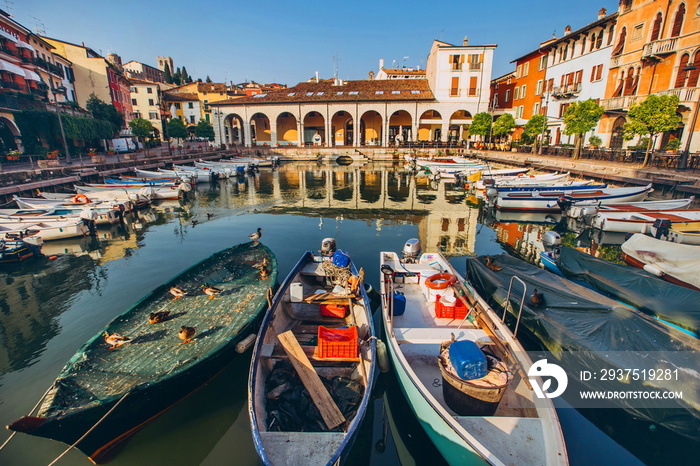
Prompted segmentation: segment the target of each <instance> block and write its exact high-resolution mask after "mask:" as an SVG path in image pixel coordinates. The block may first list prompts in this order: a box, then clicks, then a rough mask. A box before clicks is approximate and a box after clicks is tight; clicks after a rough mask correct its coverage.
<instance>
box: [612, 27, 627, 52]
mask: <svg viewBox="0 0 700 466" xmlns="http://www.w3.org/2000/svg"><path fill="white" fill-rule="evenodd" d="M626 36H627V28H622V31H620V38H619V39H618V42H617V45H616V46H615V49H614V50H613V51H612V56H613V57H614V56H615V55H620V54H621V53H622V51H623V50H624V49H625V38H626Z"/></svg>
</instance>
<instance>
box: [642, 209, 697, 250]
mask: <svg viewBox="0 0 700 466" xmlns="http://www.w3.org/2000/svg"><path fill="white" fill-rule="evenodd" d="M692 217H693V218H692V220H690V219H688V218H686V219H685V220H683V216H681V218H676V219H674V218H668V217H661V218H659V219H657V220H656V221H655V222H654V223H652V224H651V226H650V227H649V229H648V230H647V231H648V233H649V234H651V235H652V236H653V237H654V238H658V239H665V240H666V241H671V242H672V243H680V244H694V245H700V221H699V220H700V213H699V214H698V215H697V216H695V215H693V216H692Z"/></svg>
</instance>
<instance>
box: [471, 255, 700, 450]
mask: <svg viewBox="0 0 700 466" xmlns="http://www.w3.org/2000/svg"><path fill="white" fill-rule="evenodd" d="M491 259H492V264H496V265H497V266H499V267H501V270H499V271H493V270H491V269H489V268H488V267H487V266H486V264H485V258H484V257H478V258H467V275H468V277H469V281H470V282H471V283H472V284H473V285H474V287H475V288H476V289H477V291H478V292H479V293H480V294H481V295H482V296H483V298H484V299H486V300H487V301H490V303H491V304H492V305H493V306H494V308H495V310H496V311H497V312H499V311H500V310H502V309H503V306H504V304H505V300H506V295H507V291H508V286H509V283H510V281H511V277H512V276H514V275H515V276H517V277H519V278H520V279H521V280H523V281H524V282H525V283H526V285H527V293H526V296H525V305H524V307H523V311H522V318H521V321H520V330H519V332H522V331H523V328H525V329H526V330H527V331H528V332H529V333H530V334H531V335H532V336H534V337H535V338H536V339H537V340H538V341H539V343H540V344H542V345H543V347H544V348H545V349H546V350H548V351H553V352H556V351H561V352H562V353H558V354H560V357H561V361H557V363H558V364H561V365H562V367H564V369H565V370H566V371H567V373H568V374H569V376H570V377H573V379H574V380H575V381H576V382H577V383H579V384H581V385H583V386H585V387H586V388H587V389H589V390H609V389H610V388H611V385H610V382H609V381H602V380H600V379H594V380H589V381H582V380H578V379H577V375H578V374H579V372H578V371H579V370H598V369H599V368H603V367H605V368H621V369H626V368H632V369H639V370H642V369H647V370H651V369H653V368H658V367H659V366H660V365H663V366H664V367H671V368H678V371H679V373H682V374H683V376H682V377H680V380H673V381H663V380H660V381H657V380H654V381H649V380H647V381H645V382H629V381H627V382H626V383H625V384H624V387H621V388H620V389H624V390H630V389H638V390H649V389H650V387H653V388H654V389H658V390H663V391H671V390H672V391H679V390H682V391H683V399H676V400H673V401H674V403H675V404H674V406H677V408H659V407H658V406H654V403H653V402H646V401H645V402H644V404H643V406H644V407H643V408H641V407H639V406H640V403H639V402H635V401H633V400H624V399H622V400H615V402H614V403H615V405H616V406H619V407H621V408H623V409H625V410H626V411H628V412H630V413H631V414H632V415H633V416H635V417H637V418H641V419H645V420H649V421H652V422H655V423H658V424H660V425H663V426H665V427H667V428H668V429H670V430H672V431H674V432H676V433H679V434H681V435H684V436H687V437H691V438H694V439H696V440H698V439H700V393H698V392H699V390H698V387H699V386H700V373H698V367H699V363H698V354H699V353H698V350H700V340H698V339H696V338H693V337H692V336H690V335H687V334H686V333H684V332H682V331H680V330H677V329H674V328H671V327H669V326H667V325H665V324H663V323H661V322H659V321H658V320H656V319H654V318H652V317H650V316H647V315H645V314H642V313H641V312H639V311H636V310H634V309H632V308H630V307H628V306H624V305H622V304H620V303H619V302H617V301H614V300H613V299H610V298H607V297H605V296H603V295H601V294H600V293H597V292H596V291H593V290H591V289H589V288H586V287H584V286H582V285H578V284H576V283H574V282H572V281H571V280H568V279H566V278H564V277H560V276H558V275H555V274H553V273H551V272H548V271H546V270H543V269H540V268H538V267H535V266H534V265H531V264H529V263H527V262H523V261H521V260H519V259H516V258H514V257H511V256H509V255H507V254H501V255H498V256H491ZM535 289H536V290H537V292H538V294H541V296H542V298H541V303H539V304H533V302H532V301H533V300H532V298H531V296H532V294H533V292H534V290H535ZM522 296H523V292H522V286H521V285H518V284H517V283H514V284H513V291H512V292H511V298H510V306H508V309H509V312H510V313H511V314H514V315H517V312H518V310H519V308H520V300H521V298H522ZM661 351H663V352H668V353H665V355H667V357H666V358H664V361H659V360H657V359H656V358H654V357H653V356H651V354H653V353H651V354H649V353H650V352H661ZM570 383H571V382H570ZM667 402H668V400H667ZM666 406H668V405H666Z"/></svg>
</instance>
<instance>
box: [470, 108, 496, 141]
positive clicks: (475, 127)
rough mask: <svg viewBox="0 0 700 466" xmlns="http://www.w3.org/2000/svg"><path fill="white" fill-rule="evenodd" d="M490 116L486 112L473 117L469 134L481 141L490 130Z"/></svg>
mask: <svg viewBox="0 0 700 466" xmlns="http://www.w3.org/2000/svg"><path fill="white" fill-rule="evenodd" d="M491 121H492V120H491V115H489V114H488V113H486V112H481V113H477V114H476V115H474V119H473V120H472V125H471V126H470V127H469V134H478V135H479V136H481V140H482V141H483V140H484V139H485V138H486V136H488V135H489V131H490V130H491Z"/></svg>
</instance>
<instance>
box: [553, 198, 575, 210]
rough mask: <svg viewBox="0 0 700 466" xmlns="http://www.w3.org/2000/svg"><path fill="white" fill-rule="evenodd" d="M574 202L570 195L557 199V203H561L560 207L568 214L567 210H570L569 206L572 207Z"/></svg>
mask: <svg viewBox="0 0 700 466" xmlns="http://www.w3.org/2000/svg"><path fill="white" fill-rule="evenodd" d="M573 203H574V201H573V200H572V199H571V198H570V197H569V196H562V197H560V198H559V199H557V205H559V208H560V209H561V211H562V213H564V214H566V211H567V210H569V207H571V206H572V205H573Z"/></svg>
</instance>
